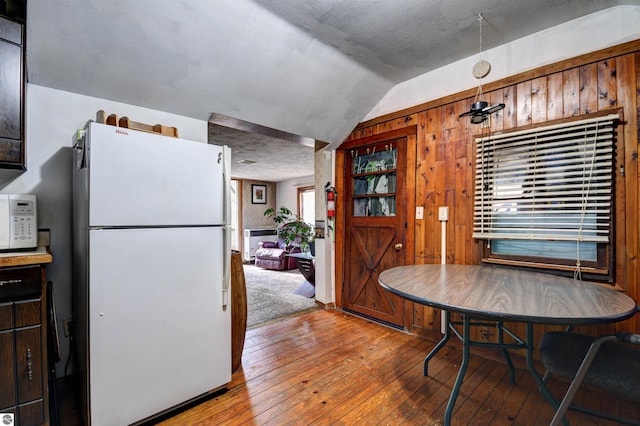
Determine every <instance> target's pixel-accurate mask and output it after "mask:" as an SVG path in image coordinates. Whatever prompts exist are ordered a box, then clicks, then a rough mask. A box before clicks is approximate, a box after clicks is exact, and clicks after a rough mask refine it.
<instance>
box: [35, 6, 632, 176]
mask: <svg viewBox="0 0 640 426" xmlns="http://www.w3.org/2000/svg"><path fill="white" fill-rule="evenodd" d="M622 4H635V5H637V4H640V0H627V1H622V0H527V1H506V0H446V1H443V0H393V1H390V0H214V1H210V0H172V1H168V0H161V1H157V0H109V1H103V0H65V1H50V0H28V3H27V31H28V36H27V37H28V39H27V67H28V79H29V81H30V82H31V83H34V84H38V85H42V86H46V87H51V88H56V89H61V90H66V91H70V92H75V93H80V94H84V95H89V96H94V97H99V98H105V99H110V100H115V101H119V102H124V103H128V104H133V105H138V106H143V107H148V108H153V109H157V110H162V111H167V112H171V113H175V114H180V115H184V116H188V117H193V118H196V119H201V120H208V119H209V118H210V116H211V114H212V113H219V114H223V115H226V116H229V117H235V118H238V119H240V120H245V121H248V122H251V123H256V124H259V125H262V126H266V127H270V128H274V129H279V130H282V131H285V132H289V133H292V134H295V135H300V136H305V137H309V138H313V139H318V140H322V141H326V142H329V143H331V144H332V145H336V144H338V143H340V141H341V140H342V139H343V138H344V137H346V136H347V135H348V134H349V132H350V131H351V130H352V129H353V127H354V126H355V125H356V124H357V123H358V122H360V121H361V120H362V119H363V118H364V117H366V116H367V114H368V113H369V112H370V111H371V110H372V108H373V107H374V106H375V105H376V104H377V103H378V101H379V100H380V99H381V98H382V97H383V96H384V95H385V94H386V93H387V92H388V91H389V90H390V89H391V88H392V87H393V86H394V85H395V84H397V83H399V82H402V81H404V80H407V79H411V78H413V77H415V76H418V75H420V74H423V73H425V72H428V71H431V70H434V69H436V68H439V67H441V66H443V65H446V64H449V63H451V62H454V61H457V60H459V59H461V58H465V57H469V56H471V55H474V54H477V53H478V50H479V38H478V33H479V31H478V19H477V18H478V14H479V13H482V15H483V17H484V21H483V38H482V46H483V49H490V48H492V47H495V46H498V45H502V44H505V43H507V42H510V41H513V40H515V39H518V38H521V37H523V36H526V35H528V34H532V33H535V32H538V31H541V30H543V29H546V28H549V27H552V26H554V25H558V24H560V23H563V22H567V21H569V20H572V19H575V18H578V17H580V16H584V15H587V14H589V13H593V12H595V11H598V10H602V9H605V8H609V7H612V6H616V5H622ZM240 139H242V137H240ZM255 143H257V142H255V141H252V142H245V148H246V147H248V146H249V145H250V144H255ZM301 146H302V145H301ZM304 149H307V150H309V149H311V148H308V147H306V148H304ZM263 153H264V151H263ZM282 154H283V155H287V153H286V152H285V153H282ZM308 174H313V169H311V170H309V173H308Z"/></svg>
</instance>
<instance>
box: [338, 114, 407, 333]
mask: <svg viewBox="0 0 640 426" xmlns="http://www.w3.org/2000/svg"><path fill="white" fill-rule="evenodd" d="M417 133H418V126H417V125H413V126H407V127H404V128H402V129H397V130H391V131H389V132H385V133H380V134H377V135H373V136H367V137H364V138H360V139H353V140H348V141H345V142H343V143H342V144H341V145H340V146H339V147H338V148H336V160H335V161H336V179H335V184H336V191H337V195H336V221H335V240H336V241H335V256H336V257H335V262H336V263H335V283H336V289H335V297H336V307H337V308H340V309H342V308H343V307H344V301H343V297H342V291H343V288H344V271H345V268H344V258H345V250H344V249H345V243H346V240H345V238H346V234H345V232H346V229H345V222H346V214H347V211H348V208H347V206H346V205H345V203H346V186H345V177H346V170H345V167H346V163H345V151H347V150H349V149H351V148H355V147H359V146H363V145H370V144H374V143H378V142H385V141H388V140H389V141H390V140H394V139H398V138H403V137H406V138H407V156H406V157H407V158H406V163H405V164H404V167H405V170H406V175H405V194H404V197H405V202H406V209H407V211H406V218H405V220H406V226H405V253H406V254H405V256H406V257H405V260H406V264H408V265H409V264H414V263H415V213H414V212H415V210H416V197H415V194H416V146H417V143H416V142H417V141H416V139H417ZM398 167H400V164H398ZM404 304H405V305H404V324H403V326H404V329H405V330H410V329H411V325H412V323H413V303H411V302H409V301H406V300H405V301H404Z"/></svg>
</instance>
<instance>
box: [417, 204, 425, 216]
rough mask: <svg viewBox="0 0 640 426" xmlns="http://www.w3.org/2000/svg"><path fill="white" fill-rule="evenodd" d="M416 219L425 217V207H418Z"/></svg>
mask: <svg viewBox="0 0 640 426" xmlns="http://www.w3.org/2000/svg"><path fill="white" fill-rule="evenodd" d="M416 219H424V207H422V206H419V207H416Z"/></svg>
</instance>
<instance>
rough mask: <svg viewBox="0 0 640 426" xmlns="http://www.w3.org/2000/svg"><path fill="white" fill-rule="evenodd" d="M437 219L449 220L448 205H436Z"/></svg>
mask: <svg viewBox="0 0 640 426" xmlns="http://www.w3.org/2000/svg"><path fill="white" fill-rule="evenodd" d="M438 220H440V221H446V220H449V207H447V206H444V207H438Z"/></svg>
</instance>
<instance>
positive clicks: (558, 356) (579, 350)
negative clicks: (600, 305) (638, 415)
mask: <svg viewBox="0 0 640 426" xmlns="http://www.w3.org/2000/svg"><path fill="white" fill-rule="evenodd" d="M540 358H541V360H542V363H543V365H544V367H545V368H546V369H547V371H546V373H545V375H544V378H543V380H544V381H546V380H547V379H548V378H549V376H550V375H551V374H554V375H557V376H560V377H565V378H568V379H571V380H572V381H571V385H570V386H569V389H568V390H567V392H566V394H565V396H564V398H563V399H562V402H560V406H559V407H558V410H557V411H556V414H555V416H554V418H553V420H552V422H551V425H557V424H559V423H560V422H561V421H562V419H563V417H564V415H565V413H566V411H567V409H568V408H570V407H571V409H574V410H578V411H581V412H585V413H587V414H591V415H595V416H598V417H604V418H607V419H611V420H615V421H617V422H621V423H627V424H633V425H640V419H625V418H621V417H618V416H616V415H613V414H612V413H606V412H602V411H597V410H593V409H590V408H587V407H581V406H576V405H572V404H571V401H572V400H573V398H574V396H575V395H576V392H577V391H578V388H579V387H580V386H581V385H582V384H583V383H584V384H585V385H587V386H590V387H592V388H594V389H599V390H602V391H605V392H609V393H611V394H614V395H616V396H619V397H621V398H623V399H627V400H632V401H638V402H640V334H632V333H618V334H616V335H609V336H602V337H593V336H586V335H583V334H576V333H571V332H549V333H546V334H545V335H544V336H543V338H542V341H541V343H540Z"/></svg>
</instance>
